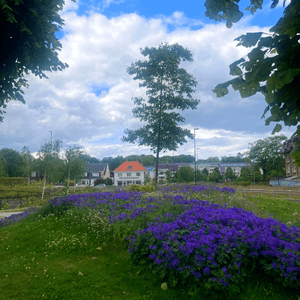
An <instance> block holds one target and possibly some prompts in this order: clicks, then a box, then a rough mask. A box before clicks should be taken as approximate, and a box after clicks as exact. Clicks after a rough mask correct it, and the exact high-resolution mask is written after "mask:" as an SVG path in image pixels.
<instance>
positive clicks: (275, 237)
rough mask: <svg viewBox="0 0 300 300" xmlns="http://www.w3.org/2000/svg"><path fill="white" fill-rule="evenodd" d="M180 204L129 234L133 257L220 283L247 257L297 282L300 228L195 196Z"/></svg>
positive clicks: (237, 275) (235, 275) (233, 276)
mask: <svg viewBox="0 0 300 300" xmlns="http://www.w3.org/2000/svg"><path fill="white" fill-rule="evenodd" d="M181 203H182V205H183V207H185V208H186V210H185V211H184V212H183V213H182V214H180V215H179V216H177V218H175V219H174V220H173V221H171V222H168V223H164V222H156V223H154V224H152V225H150V226H148V227H147V228H145V229H143V230H140V231H136V233H135V235H133V236H131V237H130V238H129V241H130V247H129V252H130V253H131V255H132V257H133V259H134V260H136V261H138V260H141V259H143V258H144V259H146V260H148V262H149V264H152V265H153V267H154V268H155V267H156V266H157V267H158V266H163V268H165V269H169V270H173V271H176V272H177V273H178V276H180V274H181V275H182V276H183V277H186V276H187V274H191V275H193V276H194V277H196V278H198V279H200V278H202V279H205V280H206V282H215V283H217V284H219V285H222V286H228V285H229V284H230V283H231V282H234V281H236V280H239V279H241V277H242V271H243V270H246V269H247V263H249V262H250V261H251V264H253V263H255V264H257V265H261V266H262V267H263V269H264V270H265V271H266V272H267V273H269V274H271V275H273V276H275V278H276V276H277V277H278V278H281V279H282V278H284V281H285V283H286V285H290V286H295V285H297V282H298V285H299V278H300V228H296V227H293V226H292V227H291V228H288V227H287V226H286V225H285V224H282V223H280V222H278V221H276V220H274V219H272V218H269V219H261V218H259V217H256V216H255V215H254V214H253V213H252V212H247V211H244V210H243V209H240V208H228V209H225V208H224V207H221V206H218V205H213V204H209V203H208V202H206V201H198V200H191V201H190V204H191V203H192V205H188V206H186V204H187V203H186V201H183V200H182V201H181ZM220 270H222V272H221V271H220ZM270 270H271V271H270Z"/></svg>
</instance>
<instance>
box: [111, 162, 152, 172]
mask: <svg viewBox="0 0 300 300" xmlns="http://www.w3.org/2000/svg"><path fill="white" fill-rule="evenodd" d="M126 171H127V172H130V171H132V172H135V171H147V169H146V168H144V167H143V166H142V165H141V164H140V163H139V162H138V161H125V162H123V163H122V164H121V165H120V166H119V167H118V168H116V169H115V170H114V172H126Z"/></svg>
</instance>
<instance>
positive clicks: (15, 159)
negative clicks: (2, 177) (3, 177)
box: [1, 148, 23, 177]
mask: <svg viewBox="0 0 300 300" xmlns="http://www.w3.org/2000/svg"><path fill="white" fill-rule="evenodd" d="M1 153H2V157H3V159H4V169H5V173H6V174H7V175H8V176H9V177H18V176H22V175H23V174H22V163H23V161H22V158H21V155H20V153H19V152H18V151H16V150H13V149H9V148H3V149H2V150H1Z"/></svg>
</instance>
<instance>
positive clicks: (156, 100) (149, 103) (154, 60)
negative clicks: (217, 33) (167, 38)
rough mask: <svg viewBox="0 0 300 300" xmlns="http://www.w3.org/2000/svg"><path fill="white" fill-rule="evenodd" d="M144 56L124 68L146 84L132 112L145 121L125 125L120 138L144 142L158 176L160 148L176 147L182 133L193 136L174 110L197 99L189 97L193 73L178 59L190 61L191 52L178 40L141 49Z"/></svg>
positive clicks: (193, 104)
mask: <svg viewBox="0 0 300 300" xmlns="http://www.w3.org/2000/svg"><path fill="white" fill-rule="evenodd" d="M141 54H142V55H143V56H145V57H148V59H147V60H138V61H136V62H134V63H132V65H131V66H130V67H129V68H128V69H127V73H129V74H130V75H134V77H133V79H134V80H140V81H141V83H140V84H139V86H140V87H142V88H146V95H147V100H145V99H143V98H141V97H136V98H134V99H133V100H134V104H135V108H134V109H133V110H132V112H133V116H134V117H135V118H138V119H140V121H141V122H143V123H144V124H145V125H144V126H143V127H141V128H139V129H136V130H131V129H126V130H125V135H124V136H123V139H122V140H123V142H129V143H137V144H138V145H146V146H149V147H151V150H152V151H153V152H154V153H156V176H155V185H156V186H157V181H158V180H157V179H158V161H159V154H160V152H165V151H167V150H170V151H172V150H173V151H176V149H177V148H178V146H179V145H183V144H184V143H185V142H186V137H189V138H193V134H192V133H191V132H190V130H188V129H183V128H181V127H180V126H179V123H184V122H185V118H183V117H182V116H181V115H180V114H179V113H178V112H177V111H178V110H185V109H189V108H190V109H196V108H197V105H198V104H199V102H200V101H199V100H197V99H193V97H192V94H193V93H194V92H195V87H196V86H197V81H196V79H195V78H194V76H193V75H191V74H189V73H188V72H187V71H186V70H185V69H183V68H180V67H179V65H180V63H181V62H182V61H190V62H192V61H193V58H192V53H191V52H190V51H189V50H188V49H185V48H183V47H182V46H180V45H178V44H173V45H169V44H167V43H164V44H160V45H159V47H158V48H155V47H152V48H148V47H146V48H145V49H141Z"/></svg>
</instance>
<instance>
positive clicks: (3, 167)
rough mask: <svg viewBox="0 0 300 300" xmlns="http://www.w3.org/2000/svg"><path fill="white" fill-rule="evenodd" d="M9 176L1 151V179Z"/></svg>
mask: <svg viewBox="0 0 300 300" xmlns="http://www.w3.org/2000/svg"><path fill="white" fill-rule="evenodd" d="M6 176H7V174H6V172H5V159H4V157H3V154H2V152H1V151H0V177H6Z"/></svg>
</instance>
